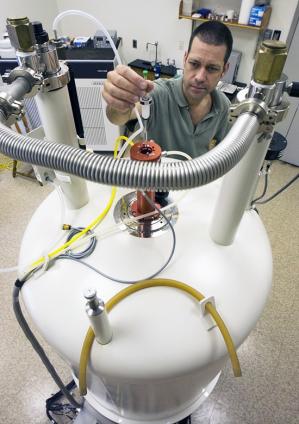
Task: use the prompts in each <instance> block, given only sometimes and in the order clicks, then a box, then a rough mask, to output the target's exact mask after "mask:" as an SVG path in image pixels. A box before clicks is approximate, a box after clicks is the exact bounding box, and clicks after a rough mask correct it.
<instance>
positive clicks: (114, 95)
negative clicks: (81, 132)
mask: <svg viewBox="0 0 299 424" xmlns="http://www.w3.org/2000/svg"><path fill="white" fill-rule="evenodd" d="M153 88H154V84H153V82H152V81H149V80H145V79H144V78H142V77H141V76H140V75H138V74H137V73H136V72H135V71H133V69H131V68H129V66H126V65H117V67H116V68H115V70H113V71H111V72H108V74H107V79H106V80H105V82H104V88H103V91H102V95H103V97H104V99H105V100H106V102H107V105H108V106H109V107H110V108H112V109H114V110H115V111H118V112H119V113H120V114H126V113H127V112H129V111H131V110H132V109H133V108H134V106H135V104H136V103H137V102H138V101H139V98H140V97H142V96H145V95H146V93H149V92H150V91H151V90H152V89H153Z"/></svg>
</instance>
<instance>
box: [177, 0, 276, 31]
mask: <svg viewBox="0 0 299 424" xmlns="http://www.w3.org/2000/svg"><path fill="white" fill-rule="evenodd" d="M182 10H183V1H181V2H180V9H179V19H189V20H190V21H193V23H194V22H196V21H197V22H208V21H211V19H204V18H192V16H186V15H183V13H182ZM271 11H272V8H271V7H268V9H267V10H266V11H265V13H264V16H263V20H262V25H261V26H254V25H242V24H238V23H237V22H223V23H224V24H225V25H227V26H228V27H232V28H238V29H245V30H247V29H249V30H253V31H257V32H261V31H264V30H265V28H267V26H268V23H269V20H270V16H271ZM221 22H222V21H221Z"/></svg>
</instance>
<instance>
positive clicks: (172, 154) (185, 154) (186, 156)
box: [162, 150, 192, 160]
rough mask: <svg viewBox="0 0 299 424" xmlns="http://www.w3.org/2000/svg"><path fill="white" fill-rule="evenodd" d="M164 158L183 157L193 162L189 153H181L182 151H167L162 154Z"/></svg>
mask: <svg viewBox="0 0 299 424" xmlns="http://www.w3.org/2000/svg"><path fill="white" fill-rule="evenodd" d="M162 156H164V157H167V158H168V157H169V156H182V157H183V158H186V159H188V160H191V159H192V157H191V156H190V155H188V153H185V152H181V151H180V150H167V151H165V152H162Z"/></svg>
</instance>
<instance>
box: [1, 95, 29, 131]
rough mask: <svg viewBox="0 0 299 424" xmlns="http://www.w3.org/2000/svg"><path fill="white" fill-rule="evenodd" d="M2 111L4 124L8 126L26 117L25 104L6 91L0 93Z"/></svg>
mask: <svg viewBox="0 0 299 424" xmlns="http://www.w3.org/2000/svg"><path fill="white" fill-rule="evenodd" d="M0 110H1V112H2V114H3V116H4V117H5V122H4V124H5V125H7V126H11V125H13V124H14V123H15V122H16V121H17V120H18V119H20V118H21V116H22V115H24V109H23V104H22V103H21V102H19V101H17V100H15V99H14V98H13V97H12V96H10V95H9V94H8V93H6V92H5V91H1V92H0Z"/></svg>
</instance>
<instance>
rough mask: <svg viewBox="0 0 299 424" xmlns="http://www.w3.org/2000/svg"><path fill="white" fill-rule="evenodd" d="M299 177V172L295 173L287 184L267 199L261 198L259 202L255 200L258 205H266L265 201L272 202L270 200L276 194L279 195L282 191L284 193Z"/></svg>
mask: <svg viewBox="0 0 299 424" xmlns="http://www.w3.org/2000/svg"><path fill="white" fill-rule="evenodd" d="M298 178H299V173H298V174H297V175H295V176H294V177H293V178H292V179H291V180H290V181H289V182H288V183H287V184H285V185H284V186H283V187H281V188H280V189H279V190H278V191H276V192H275V193H274V194H272V196H270V197H268V198H267V199H265V200H260V201H258V202H255V204H256V205H264V204H265V203H268V202H270V200H273V199H274V198H275V197H276V196H278V195H279V194H280V193H282V192H283V191H284V190H286V189H287V188H288V187H289V186H290V185H291V184H293V183H294V182H295V181H296V180H297V179H298Z"/></svg>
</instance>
